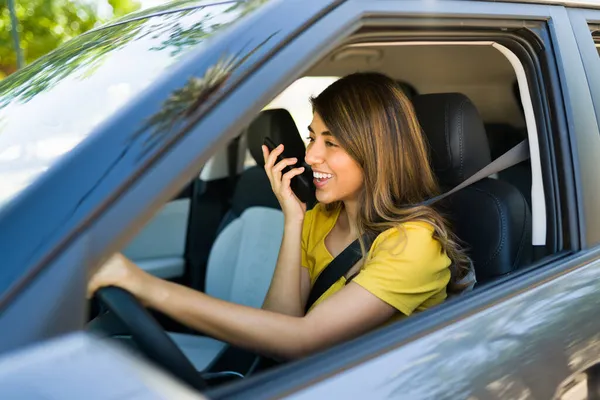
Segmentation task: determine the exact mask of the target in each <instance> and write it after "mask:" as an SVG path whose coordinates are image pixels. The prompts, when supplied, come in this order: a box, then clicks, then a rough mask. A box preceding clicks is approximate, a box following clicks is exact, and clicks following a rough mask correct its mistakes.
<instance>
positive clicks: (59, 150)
mask: <svg viewBox="0 0 600 400" xmlns="http://www.w3.org/2000/svg"><path fill="white" fill-rule="evenodd" d="M238 4H241V3H225V4H223V3H221V4H216V5H211V6H206V7H199V8H195V9H188V10H184V11H177V12H171V13H166V14H163V15H158V16H154V17H151V18H143V19H139V20H133V21H130V22H126V23H120V24H116V25H113V26H109V27H105V28H101V29H98V30H95V31H90V32H88V33H87V34H84V35H82V36H80V37H77V38H75V39H73V40H71V41H70V42H68V43H67V44H66V45H64V46H63V47H61V48H60V49H58V50H56V51H54V52H52V53H50V54H48V55H46V56H44V57H42V58H41V59H39V60H38V61H36V62H35V63H33V64H31V65H29V66H28V67H26V68H24V69H23V70H21V71H19V72H17V73H15V74H14V75H11V76H9V77H8V78H7V79H5V80H4V81H2V82H1V83H0V181H1V182H2V185H1V187H0V206H2V205H3V204H4V203H6V202H7V201H8V200H9V199H11V198H12V197H14V196H15V195H16V194H17V193H19V191H20V190H22V189H23V188H25V187H27V186H28V185H29V184H30V183H31V182H32V181H33V180H34V179H35V178H36V177H37V176H39V175H40V174H41V173H43V172H44V171H45V170H47V169H48V168H49V167H50V166H51V165H52V164H53V163H55V162H56V161H57V160H58V159H59V158H60V157H61V155H63V154H65V153H66V152H68V151H69V150H71V149H72V148H73V147H74V146H76V145H77V144H78V143H79V142H81V141H82V140H83V139H84V138H85V137H87V136H88V135H89V134H90V133H91V132H92V131H93V130H94V128H96V127H97V126H98V125H99V124H100V123H101V122H102V121H105V120H107V119H108V118H109V117H110V116H111V115H113V114H115V113H116V112H118V111H119V109H120V108H121V107H122V106H123V105H124V104H125V103H126V102H127V101H128V100H130V99H131V98H133V97H135V96H137V95H138V94H140V93H141V92H142V91H143V90H144V89H146V88H147V87H148V86H149V85H150V84H151V83H152V82H153V81H154V80H155V79H156V78H157V77H158V76H159V75H160V74H161V73H162V72H163V71H164V70H165V69H167V68H169V66H171V65H172V64H173V63H174V62H175V61H176V60H178V59H179V58H181V57H184V56H185V54H186V53H187V52H188V51H190V50H191V49H192V48H193V49H195V50H197V49H199V48H200V47H201V46H202V42H204V41H205V40H206V39H207V38H209V37H211V36H212V35H213V34H214V33H215V32H217V31H219V30H221V29H223V28H225V27H227V26H228V25H230V24H231V23H232V22H233V21H235V20H236V19H238V18H239V17H240V14H242V13H244V12H246V11H247V10H245V9H244V8H243V7H242V8H240V7H237V5H238Z"/></svg>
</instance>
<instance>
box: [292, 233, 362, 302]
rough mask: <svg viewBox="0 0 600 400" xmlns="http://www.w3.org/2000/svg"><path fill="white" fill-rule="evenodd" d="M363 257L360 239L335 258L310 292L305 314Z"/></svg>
mask: <svg viewBox="0 0 600 400" xmlns="http://www.w3.org/2000/svg"><path fill="white" fill-rule="evenodd" d="M361 257H362V254H361V252H360V243H359V241H358V239H356V240H355V241H354V242H352V243H351V244H350V245H349V246H348V247H346V248H345V249H344V250H343V251H342V252H341V253H340V254H338V255H337V257H335V258H334V259H333V261H331V262H330V263H329V265H328V266H327V267H325V269H324V270H323V271H322V272H321V275H319V277H318V278H317V280H316V281H315V284H314V285H313V287H312V289H311V290H310V294H309V295H308V300H307V302H306V307H305V309H304V313H305V314H306V313H307V312H308V310H309V309H310V308H311V307H312V305H313V304H314V303H315V301H317V300H319V297H321V296H322V295H323V293H325V291H327V289H329V288H330V287H331V285H333V284H334V283H335V282H337V281H338V279H340V278H341V277H342V276H344V274H346V272H348V271H349V270H350V268H352V266H353V265H354V264H356V263H357V262H358V261H359V260H360V259H361Z"/></svg>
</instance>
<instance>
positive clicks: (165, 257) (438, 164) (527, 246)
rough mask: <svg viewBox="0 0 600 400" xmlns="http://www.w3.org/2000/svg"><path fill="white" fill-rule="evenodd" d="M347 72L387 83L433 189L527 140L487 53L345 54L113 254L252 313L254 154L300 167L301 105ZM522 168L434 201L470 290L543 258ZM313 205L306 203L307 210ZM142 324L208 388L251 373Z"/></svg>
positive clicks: (423, 46)
mask: <svg viewBox="0 0 600 400" xmlns="http://www.w3.org/2000/svg"><path fill="white" fill-rule="evenodd" d="M356 71H377V72H382V73H385V74H387V75H389V76H391V77H392V78H393V79H394V80H396V81H397V82H398V85H399V87H401V88H402V90H403V91H404V92H405V93H406V94H407V96H408V97H409V99H410V100H411V101H412V102H413V105H414V107H415V110H416V113H417V116H418V118H419V122H420V124H421V126H422V129H423V133H424V134H425V135H426V137H427V140H428V142H429V145H430V150H431V157H432V164H433V168H434V171H435V173H436V176H437V178H438V180H439V183H440V185H441V187H442V188H443V190H449V189H451V188H452V187H454V186H456V185H457V184H459V183H460V182H462V181H464V179H465V178H466V177H468V176H470V175H472V174H473V173H474V172H476V171H478V170H480V169H481V168H483V167H484V166H486V165H487V164H489V163H490V162H491V161H492V160H494V159H496V158H498V157H499V156H501V155H502V154H504V153H505V152H506V151H508V150H509V149H511V148H512V147H513V146H515V145H516V144H518V143H519V142H521V141H523V140H524V139H527V138H528V137H531V136H532V135H536V134H537V133H536V132H528V128H527V127H528V124H527V107H524V103H523V97H522V91H523V90H524V89H523V86H522V82H523V81H522V80H521V81H519V76H518V73H517V72H516V71H515V67H514V65H513V64H511V62H510V61H509V59H508V58H507V57H506V55H505V54H503V53H502V51H500V50H499V49H498V48H497V47H495V46H494V45H493V43H491V42H489V43H481V42H479V43H477V44H469V43H435V42H432V43H421V42H419V43H416V42H415V43H410V42H402V43H390V42H383V41H382V42H377V40H375V39H373V40H372V41H371V42H367V43H364V42H363V43H360V44H359V45H356V44H347V45H344V46H342V47H340V48H337V49H336V50H335V51H333V52H331V53H330V54H328V55H327V56H326V57H324V58H322V59H321V60H320V61H319V62H318V63H317V64H315V65H314V66H313V67H312V68H310V69H309V70H308V71H307V72H306V73H305V74H303V76H302V77H301V78H299V79H296V80H295V81H294V82H293V83H291V84H290V85H289V86H288V88H287V89H286V90H284V91H283V92H281V93H280V94H279V96H277V97H276V98H275V99H273V101H272V102H271V103H269V104H268V105H266V106H265V107H264V108H263V110H262V111H261V112H260V113H259V114H258V115H257V116H256V117H255V119H254V120H253V121H252V123H250V124H249V125H248V126H247V127H246V129H244V130H243V131H242V132H240V133H239V135H238V136H237V137H236V138H235V139H234V140H232V141H231V142H230V143H229V144H228V145H227V146H226V147H224V148H221V149H219V150H218V151H217V152H216V153H215V154H214V155H213V156H212V158H211V159H210V161H209V162H207V163H206V164H205V165H204V166H203V168H202V171H201V172H200V174H199V176H198V178H197V179H196V180H194V181H193V182H191V183H190V185H189V187H187V188H186V189H185V190H184V191H183V192H182V193H181V194H180V195H179V196H178V198H176V199H174V200H173V201H171V202H169V203H168V204H166V205H165V206H164V207H163V208H162V209H161V210H160V211H159V212H158V213H157V214H156V215H155V217H154V218H153V219H152V220H151V221H150V222H149V223H148V224H147V225H146V226H145V227H144V228H143V229H142V230H141V231H140V232H139V234H138V235H137V236H136V237H135V238H134V239H133V240H132V241H131V242H130V243H129V244H128V246H127V247H126V248H125V249H124V251H123V252H124V254H125V255H126V256H128V257H129V258H131V259H132V260H133V261H135V262H136V263H137V264H138V265H140V266H141V267H142V268H144V269H146V270H147V271H150V272H151V273H153V274H155V275H156V276H159V277H161V278H164V279H169V280H172V281H175V282H179V283H182V284H185V285H187V286H190V287H192V288H195V289H197V290H201V291H204V292H206V293H207V294H209V295H211V296H215V297H218V298H221V299H224V300H228V301H232V302H235V303H239V304H243V305H246V306H250V307H257V308H260V307H261V305H262V302H263V300H264V296H265V295H266V292H267V289H268V287H269V284H270V280H271V277H272V274H273V271H274V268H275V264H276V260H277V255H278V251H279V245H280V242H281V237H282V234H283V213H282V212H281V211H280V209H279V204H278V202H277V200H276V198H275V196H274V194H273V193H272V191H271V187H270V184H269V181H268V179H267V177H266V174H265V172H264V170H263V168H262V165H263V161H262V153H261V148H260V147H261V145H262V143H263V140H264V138H265V136H269V137H270V138H271V139H273V140H274V141H275V142H276V143H283V144H284V145H285V148H286V150H287V151H289V152H290V153H291V154H295V155H296V156H297V157H298V158H299V159H303V158H304V152H305V142H304V138H305V137H306V136H307V131H306V127H307V126H308V125H309V124H310V121H311V118H312V112H311V109H310V104H309V101H308V97H309V96H310V95H316V94H318V93H319V91H320V90H322V89H324V88H325V87H326V86H327V85H328V84H329V83H331V82H333V81H334V80H335V79H336V77H341V76H344V75H346V74H349V73H352V72H356ZM532 154H533V153H532ZM532 157H533V156H532ZM534 162H539V159H538V160H535V159H534V158H532V159H531V160H527V161H525V162H522V163H519V164H517V165H515V166H513V167H510V168H508V169H506V170H503V171H501V172H499V173H497V174H495V175H492V176H490V177H488V178H485V179H483V180H481V181H479V182H477V183H475V184H472V185H470V186H468V187H467V188H465V189H463V190H461V191H459V192H457V193H455V194H453V195H451V196H450V197H449V198H447V200H446V201H445V202H444V205H443V212H444V213H445V214H446V215H447V217H448V219H449V220H450V222H451V224H452V227H453V229H454V230H455V232H456V233H457V235H458V236H459V238H460V239H461V240H462V241H464V242H465V243H466V244H467V247H468V248H469V255H470V257H471V258H472V260H473V263H474V267H475V271H476V276H477V286H476V288H475V290H476V291H477V290H485V289H486V287H489V286H491V285H492V284H493V283H494V281H495V280H497V279H499V278H501V277H504V276H507V275H509V274H511V273H514V272H515V271H517V270H519V269H522V268H524V267H526V266H528V265H530V264H531V263H532V262H534V261H535V260H536V258H539V257H540V256H539V254H543V252H536V251H534V248H535V247H542V248H543V247H544V241H543V239H542V240H540V239H539V236H538V238H537V239H536V238H535V237H534V235H533V233H532V232H534V231H535V229H536V227H535V226H534V225H535V223H537V222H536V221H544V220H545V218H546V216H545V215H544V208H543V207H542V208H541V209H540V208H539V207H533V206H532V204H533V203H532V201H534V200H532V193H533V196H538V198H539V194H537V195H536V193H535V190H532V187H534V185H533V182H532V181H533V180H534V179H536V178H533V176H535V174H534V173H533V172H532V167H533V165H534ZM537 179H540V178H539V175H538V177H537ZM540 185H541V182H540ZM542 201H543V193H542ZM314 203H315V200H314V199H313V200H311V201H310V202H309V204H308V206H309V208H310V207H312V206H313V205H314ZM535 213H538V214H535ZM542 236H543V238H545V232H544V234H543V235H542ZM154 316H155V317H156V319H157V320H158V321H159V322H160V324H161V326H162V327H163V328H164V329H165V330H166V331H168V335H169V337H170V338H171V339H172V340H173V341H174V342H175V343H176V345H177V346H178V347H179V348H180V349H181V350H182V352H183V353H184V354H185V356H186V357H187V358H189V360H190V361H191V363H192V364H193V366H194V368H195V369H196V370H197V371H201V372H202V373H203V376H204V377H205V379H208V378H214V382H215V384H217V383H220V382H222V381H224V380H225V381H227V380H230V379H239V378H243V377H246V376H248V375H250V374H252V373H253V372H254V371H255V370H257V368H259V364H260V363H259V361H258V359H259V357H257V356H255V355H252V354H248V355H247V358H245V359H244V360H242V358H243V357H240V356H239V354H238V356H236V357H232V356H228V353H229V352H230V349H231V348H230V347H229V346H228V345H227V344H226V343H223V342H220V341H218V340H216V339H214V338H211V337H207V336H204V335H202V333H200V332H194V331H192V330H190V329H188V328H186V327H183V326H181V325H179V324H177V323H176V322H174V321H171V320H170V319H168V318H167V317H165V316H162V315H157V314H155V315H154ZM399 323H402V322H399ZM228 357H229V359H228ZM232 359H233V361H232ZM232 363H233V364H235V365H233V366H232V365H231V364H232Z"/></svg>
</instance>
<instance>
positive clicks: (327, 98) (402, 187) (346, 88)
mask: <svg viewBox="0 0 600 400" xmlns="http://www.w3.org/2000/svg"><path fill="white" fill-rule="evenodd" d="M311 103H312V107H313V112H316V113H318V114H319V115H320V116H321V119H322V120H323V122H324V123H325V125H326V126H327V128H328V129H329V131H330V132H331V134H332V135H333V136H334V137H335V138H336V139H337V141H338V142H339V144H340V146H341V147H342V148H343V149H344V150H345V151H346V152H347V153H348V154H349V155H350V157H352V158H353V159H354V160H355V161H356V162H357V163H358V164H359V165H360V167H361V168H362V171H363V175H364V184H363V187H362V189H361V192H360V195H359V196H360V198H359V201H358V204H359V210H358V214H357V215H358V221H356V223H357V226H358V229H359V232H360V233H361V237H363V236H362V235H365V236H366V237H367V238H370V240H373V239H374V238H375V237H376V236H377V235H378V234H380V233H381V232H383V231H385V230H388V229H390V228H398V227H400V226H401V224H403V223H405V222H408V221H425V222H427V223H429V224H431V225H432V226H433V228H434V238H435V239H437V240H438V241H439V242H440V244H441V247H442V249H443V250H444V251H445V252H446V254H447V255H448V257H449V258H450V260H451V261H452V266H451V279H450V285H449V289H450V290H451V291H453V290H455V289H456V290H459V289H460V287H459V286H458V285H457V281H458V280H459V279H460V278H462V277H463V276H464V274H465V273H466V272H467V271H468V265H469V259H468V257H467V256H466V255H465V253H464V251H463V249H462V248H461V246H460V244H459V242H458V240H457V238H456V237H455V236H454V235H453V233H452V232H451V230H450V229H449V227H448V224H447V222H446V220H445V219H444V218H443V217H442V215H441V214H440V213H439V212H438V211H437V210H436V209H435V208H433V207H431V206H425V205H418V204H419V203H421V202H423V201H424V200H427V199H430V198H432V197H435V196H436V195H438V194H439V187H438V184H437V181H436V179H435V175H434V173H433V171H432V168H431V165H430V161H429V152H428V147H427V142H426V139H425V137H424V135H423V133H422V130H421V127H420V125H419V122H418V120H417V117H416V113H415V111H414V108H413V106H412V103H411V102H410V101H409V100H408V98H407V97H406V96H405V95H404V93H403V92H402V90H401V89H400V86H399V85H398V84H397V83H396V82H395V81H393V80H392V79H391V78H389V77H387V76H385V75H382V74H379V73H374V72H362V73H355V74H352V75H348V76H346V77H344V78H341V79H339V80H337V81H336V82H334V83H333V84H331V85H330V86H329V87H327V88H326V89H325V90H324V91H323V92H321V94H319V95H318V96H317V97H314V98H311ZM341 206H342V205H341V204H340V202H336V203H333V204H330V205H328V206H327V207H326V208H327V209H332V208H335V207H341ZM361 249H362V251H363V255H364V254H365V242H364V241H363V240H362V239H361Z"/></svg>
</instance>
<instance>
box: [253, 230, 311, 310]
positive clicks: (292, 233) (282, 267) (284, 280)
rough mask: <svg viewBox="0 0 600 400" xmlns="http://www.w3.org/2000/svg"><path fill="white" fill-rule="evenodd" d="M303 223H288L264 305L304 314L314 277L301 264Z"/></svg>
mask: <svg viewBox="0 0 600 400" xmlns="http://www.w3.org/2000/svg"><path fill="white" fill-rule="evenodd" d="M301 239H302V223H301V222H299V223H286V224H285V228H284V230H283V239H282V241H281V248H280V249H279V256H278V257H277V266H276V267H275V272H274V273H273V279H272V280H271V285H270V286H269V291H268V292H267V296H266V297H265V301H264V303H263V306H262V308H263V309H265V310H269V311H274V312H278V313H281V314H286V315H291V316H295V317H301V316H303V315H304V306H305V304H306V301H307V299H308V294H309V292H310V276H309V274H308V270H307V269H306V268H303V267H301V266H300V265H301V251H302V250H301V245H300V242H301Z"/></svg>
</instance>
